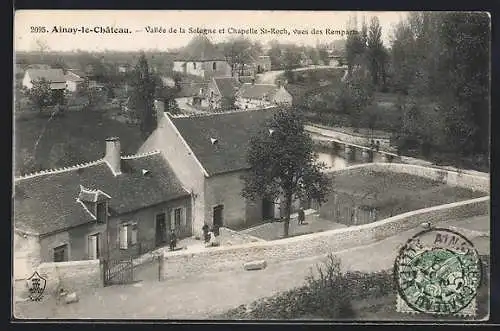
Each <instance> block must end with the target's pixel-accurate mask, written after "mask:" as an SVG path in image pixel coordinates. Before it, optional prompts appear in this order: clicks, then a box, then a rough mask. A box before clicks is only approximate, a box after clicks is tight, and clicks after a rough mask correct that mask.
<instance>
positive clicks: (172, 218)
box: [168, 209, 175, 231]
mask: <svg viewBox="0 0 500 331" xmlns="http://www.w3.org/2000/svg"><path fill="white" fill-rule="evenodd" d="M168 230H169V231H170V230H175V209H171V210H170V229H168Z"/></svg>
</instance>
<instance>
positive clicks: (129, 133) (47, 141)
mask: <svg viewBox="0 0 500 331" xmlns="http://www.w3.org/2000/svg"><path fill="white" fill-rule="evenodd" d="M48 119H49V117H47V116H44V117H41V116H34V117H32V118H29V119H25V120H16V122H15V127H14V153H15V170H16V174H20V173H26V172H30V171H33V169H28V165H27V164H26V160H29V158H33V157H34V159H35V164H34V165H33V166H32V167H35V168H38V169H50V168H57V167H63V166H70V165H74V164H77V163H81V162H88V161H93V160H96V159H99V158H101V157H103V156H104V152H105V143H104V140H105V139H106V138H107V137H112V136H117V137H119V138H120V139H121V147H122V153H123V154H133V153H135V152H136V151H137V149H138V148H139V147H140V146H141V144H142V142H143V139H142V138H141V135H140V131H139V128H138V127H137V126H134V125H127V124H124V123H121V122H118V121H115V120H112V119H110V118H108V117H107V116H106V114H105V113H103V112H99V111H93V112H68V113H66V114H65V115H64V116H61V117H55V118H53V119H52V120H51V121H48ZM45 126H46V130H45V132H44V133H43V130H44V127H45ZM42 133H43V135H42ZM40 135H42V138H41V139H40V142H39V144H38V147H37V149H36V153H35V151H34V146H35V142H36V141H37V139H38V138H39V137H40Z"/></svg>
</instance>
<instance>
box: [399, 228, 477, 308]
mask: <svg viewBox="0 0 500 331" xmlns="http://www.w3.org/2000/svg"><path fill="white" fill-rule="evenodd" d="M481 266H482V264H481V260H480V257H479V254H478V252H477V251H476V249H475V248H474V245H473V244H472V243H471V242H470V241H469V240H468V239H467V238H465V237H464V236H463V235H461V234H460V233H458V232H455V231H451V230H448V229H441V228H430V229H428V230H425V231H422V232H419V233H417V234H416V235H415V236H413V237H412V238H410V239H409V240H408V241H407V242H406V244H405V245H404V246H403V247H402V248H401V249H400V251H399V254H398V256H397V258H396V261H395V263H394V278H395V281H396V286H397V289H398V292H399V296H400V297H401V299H402V300H404V301H405V302H406V304H407V305H408V306H409V307H410V308H411V309H413V310H415V311H417V312H421V313H428V314H438V315H451V314H455V313H458V312H460V311H461V310H463V309H464V308H465V307H467V306H468V305H469V304H470V303H471V302H472V300H474V298H475V297H476V294H477V290H478V288H479V286H480V285H481V279H482V268H481Z"/></svg>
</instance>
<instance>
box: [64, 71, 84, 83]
mask: <svg viewBox="0 0 500 331" xmlns="http://www.w3.org/2000/svg"><path fill="white" fill-rule="evenodd" d="M65 77H66V81H69V82H83V81H85V80H84V79H83V78H82V77H81V76H78V75H77V74H76V73H74V72H71V71H68V73H67V74H66V76H65Z"/></svg>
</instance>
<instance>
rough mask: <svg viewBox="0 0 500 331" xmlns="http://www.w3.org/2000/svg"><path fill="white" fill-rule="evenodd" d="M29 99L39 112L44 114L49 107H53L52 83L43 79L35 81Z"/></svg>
mask: <svg viewBox="0 0 500 331" xmlns="http://www.w3.org/2000/svg"><path fill="white" fill-rule="evenodd" d="M28 98H29V100H30V101H31V103H32V104H33V105H34V106H35V108H36V109H38V111H39V112H43V111H44V110H46V109H47V108H48V107H49V106H52V105H53V104H54V98H53V94H52V90H51V88H50V82H49V81H47V80H46V79H43V78H42V79H40V80H37V81H34V82H33V87H32V88H31V89H29V90H28Z"/></svg>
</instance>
